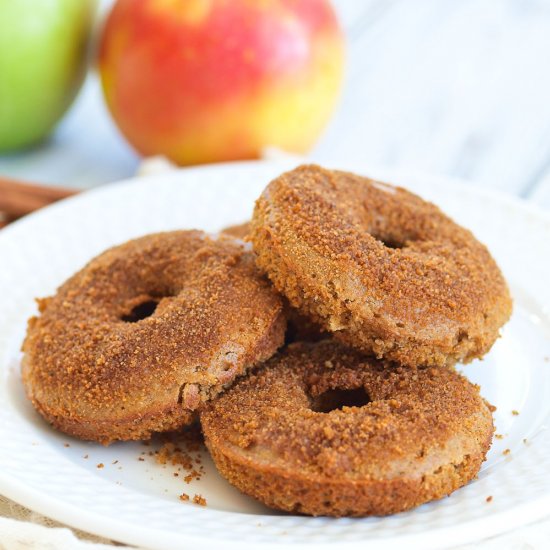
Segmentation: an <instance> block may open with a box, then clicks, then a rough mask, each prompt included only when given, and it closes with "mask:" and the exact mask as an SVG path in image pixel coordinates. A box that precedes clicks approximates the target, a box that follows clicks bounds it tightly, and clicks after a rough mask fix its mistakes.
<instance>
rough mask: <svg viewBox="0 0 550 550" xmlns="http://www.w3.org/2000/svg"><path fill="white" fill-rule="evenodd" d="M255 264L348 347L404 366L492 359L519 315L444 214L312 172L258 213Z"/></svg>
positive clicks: (414, 199)
mask: <svg viewBox="0 0 550 550" xmlns="http://www.w3.org/2000/svg"><path fill="white" fill-rule="evenodd" d="M250 240H251V241H252V243H253V247H254V251H255V253H256V255H257V259H256V263H257V265H258V266H259V267H260V269H261V270H262V271H264V272H265V273H267V275H268V276H269V278H270V279H271V281H272V282H273V284H274V285H275V287H276V288H277V289H278V290H279V291H280V292H281V293H283V294H284V295H285V296H286V297H287V298H288V300H289V302H290V304H291V305H292V306H293V307H296V308H297V309H299V310H300V311H301V312H302V313H303V314H304V315H307V316H310V317H312V319H313V320H314V321H317V322H318V323H319V324H321V325H322V326H323V327H325V328H326V329H327V330H328V331H330V332H332V333H334V335H335V337H336V338H338V339H339V340H341V341H342V342H344V343H346V344H348V345H350V346H352V347H355V348H357V349H360V350H362V351H364V352H367V353H370V354H373V355H375V356H376V357H378V358H386V359H388V360H391V361H395V362H397V363H400V364H402V365H409V366H413V365H439V366H442V365H453V364H454V363H456V362H457V361H463V362H469V361H471V360H473V359H474V358H479V357H481V356H483V355H484V354H485V353H487V351H489V349H490V348H491V346H492V345H493V343H494V342H495V340H496V338H497V337H498V335H499V329H500V327H501V326H502V325H503V324H504V323H505V322H506V321H507V320H508V318H509V317H510V314H511V309H512V302H511V299H510V294H509V291H508V287H507V285H506V282H505V280H504V278H503V276H502V273H501V272H500V270H499V268H498V266H497V264H496V263H495V261H494V260H493V258H492V257H491V255H490V253H489V251H488V250H487V248H486V247H485V246H484V245H483V244H481V243H480V242H479V241H477V240H476V238H475V237H474V236H473V235H472V233H471V232H470V231H468V230H467V229H464V228H463V227H461V226H459V225H457V224H456V223H455V222H453V221H452V220H451V219H450V218H448V217H447V216H445V214H443V213H442V212H441V211H440V210H439V209H438V208H437V207H436V206H435V205H433V204H431V203H429V202H426V201H424V200H422V199H421V198H420V197H418V196H416V195H414V194H412V193H410V192H409V191H406V190H405V189H402V188H400V187H393V186H391V185H388V184H386V183H382V182H378V181H374V180H370V179H367V178H364V177H361V176H357V175H354V174H351V173H347V172H340V171H329V170H325V169H323V168H321V167H319V166H314V165H306V166H301V167H298V168H297V169H295V170H293V171H290V172H287V173H285V174H282V175H281V176H280V177H278V178H276V179H275V180H273V181H272V182H271V183H270V184H269V185H268V186H267V188H266V189H265V190H264V192H263V193H262V195H261V197H260V198H259V199H258V201H257V202H256V206H255V210H254V215H253V219H252V222H251V233H250Z"/></svg>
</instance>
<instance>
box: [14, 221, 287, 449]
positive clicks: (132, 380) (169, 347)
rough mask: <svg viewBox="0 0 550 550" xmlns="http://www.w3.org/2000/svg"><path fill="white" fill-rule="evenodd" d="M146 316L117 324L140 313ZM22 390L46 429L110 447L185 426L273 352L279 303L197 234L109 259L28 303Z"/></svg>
mask: <svg viewBox="0 0 550 550" xmlns="http://www.w3.org/2000/svg"><path fill="white" fill-rule="evenodd" d="M148 301H149V302H150V301H153V302H155V303H157V305H156V309H155V310H154V312H153V314H152V315H150V316H148V317H146V318H143V319H141V320H138V321H136V322H127V321H124V319H125V318H128V315H130V314H131V312H132V310H133V309H134V308H135V307H136V306H139V304H143V303H147V302H148ZM39 308H40V315H39V316H37V317H33V318H32V319H31V320H30V321H29V325H28V331H27V337H26V339H25V342H24V344H23V351H24V359H23V382H24V384H25V387H26V391H27V393H28V395H29V397H30V399H31V400H32V402H33V404H34V406H35V407H36V408H37V409H38V411H39V412H41V413H42V414H43V415H44V416H45V417H46V418H47V419H48V420H49V421H50V422H51V423H52V424H53V425H54V426H55V427H57V428H59V429H60V430H62V431H65V432H67V433H69V434H72V435H75V436H77V437H81V438H83V439H93V440H97V441H100V442H102V443H109V442H111V441H114V440H117V439H146V438H148V437H149V436H150V435H151V433H152V432H157V431H166V430H174V429H176V428H178V427H180V426H182V425H185V424H188V423H189V422H191V421H192V419H193V418H194V416H195V411H196V410H198V409H200V407H201V406H202V405H203V404H204V402H206V401H208V399H210V398H211V397H212V396H213V395H216V394H217V393H219V392H220V391H221V390H223V388H225V387H227V385H229V384H230V383H231V382H232V381H233V380H234V379H235V377H236V376H238V375H240V374H242V373H243V372H245V371H246V369H248V368H249V367H251V366H252V365H254V364H256V363H258V362H260V361H262V360H265V359H267V358H269V357H270V356H271V355H272V354H273V353H274V352H275V351H276V349H277V348H278V347H279V346H280V345H281V344H282V343H283V339H284V331H285V326H286V319H285V314H284V312H283V303H282V300H281V298H280V297H279V296H278V295H277V294H276V292H275V291H274V290H273V289H272V287H271V286H270V285H269V283H268V282H267V281H266V280H264V278H263V277H262V276H261V275H260V274H259V272H258V271H257V269H256V267H255V265H254V260H253V257H252V254H251V253H250V252H247V251H245V250H244V248H243V245H242V243H240V242H239V241H237V240H235V239H232V238H230V237H227V236H226V237H220V238H218V239H214V238H210V237H208V236H207V235H205V234H204V233H202V232H200V231H175V232H168V233H159V234H155V235H149V236H146V237H142V238H140V239H136V240H133V241H130V242H128V243H125V244H123V245H120V246H117V247H115V248H112V249H110V250H108V251H106V252H104V253H103V254H101V255H100V256H98V257H97V258H95V259H94V260H92V261H91V262H90V263H89V264H88V265H87V266H86V267H84V268H83V269H82V270H81V271H80V272H78V273H77V274H76V275H74V276H73V277H71V278H70V279H69V280H68V281H67V282H66V283H64V284H63V285H62V286H61V287H60V288H59V290H58V291H57V293H56V295H55V296H53V297H51V298H46V299H43V300H40V301H39Z"/></svg>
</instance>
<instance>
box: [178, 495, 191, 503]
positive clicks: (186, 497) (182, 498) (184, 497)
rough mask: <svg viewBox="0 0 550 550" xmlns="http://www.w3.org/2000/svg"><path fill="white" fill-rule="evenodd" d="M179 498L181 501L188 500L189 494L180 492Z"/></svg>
mask: <svg viewBox="0 0 550 550" xmlns="http://www.w3.org/2000/svg"><path fill="white" fill-rule="evenodd" d="M179 498H180V500H183V502H186V501H188V500H189V495H188V494H187V493H182V494H181V495H180V497H179Z"/></svg>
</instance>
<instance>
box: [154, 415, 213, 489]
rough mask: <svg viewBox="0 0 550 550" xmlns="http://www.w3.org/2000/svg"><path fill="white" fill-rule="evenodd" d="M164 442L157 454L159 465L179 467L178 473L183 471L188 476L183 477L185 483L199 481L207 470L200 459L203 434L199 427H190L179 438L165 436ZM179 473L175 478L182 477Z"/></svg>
mask: <svg viewBox="0 0 550 550" xmlns="http://www.w3.org/2000/svg"><path fill="white" fill-rule="evenodd" d="M162 440H163V441H164V444H163V445H162V447H161V448H160V449H159V450H158V451H157V452H156V461H157V463H158V464H161V465H163V466H166V465H172V466H177V467H178V472H181V471H182V470H183V471H184V472H185V473H186V475H182V476H181V477H182V479H183V481H184V482H185V483H191V481H193V480H196V481H199V480H200V479H201V477H202V476H203V475H204V471H205V470H204V466H203V465H202V459H201V457H200V451H201V450H202V434H201V432H200V428H199V427H198V425H195V426H191V427H189V428H188V429H186V430H185V431H183V432H181V433H179V434H177V436H176V435H174V434H171V435H164V436H162ZM178 472H174V473H173V475H174V477H180V475H179V473H178Z"/></svg>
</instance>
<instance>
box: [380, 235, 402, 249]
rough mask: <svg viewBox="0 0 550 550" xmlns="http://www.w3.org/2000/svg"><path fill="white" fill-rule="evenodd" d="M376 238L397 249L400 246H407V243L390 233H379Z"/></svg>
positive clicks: (386, 245) (388, 246)
mask: <svg viewBox="0 0 550 550" xmlns="http://www.w3.org/2000/svg"><path fill="white" fill-rule="evenodd" d="M376 239H377V240H378V241H379V242H381V243H382V244H383V245H384V246H385V247H386V248H393V249H395V250H397V249H399V248H405V244H404V243H403V242H401V241H398V240H397V239H394V238H392V237H390V236H389V235H385V236H383V235H378V236H377V237H376Z"/></svg>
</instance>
